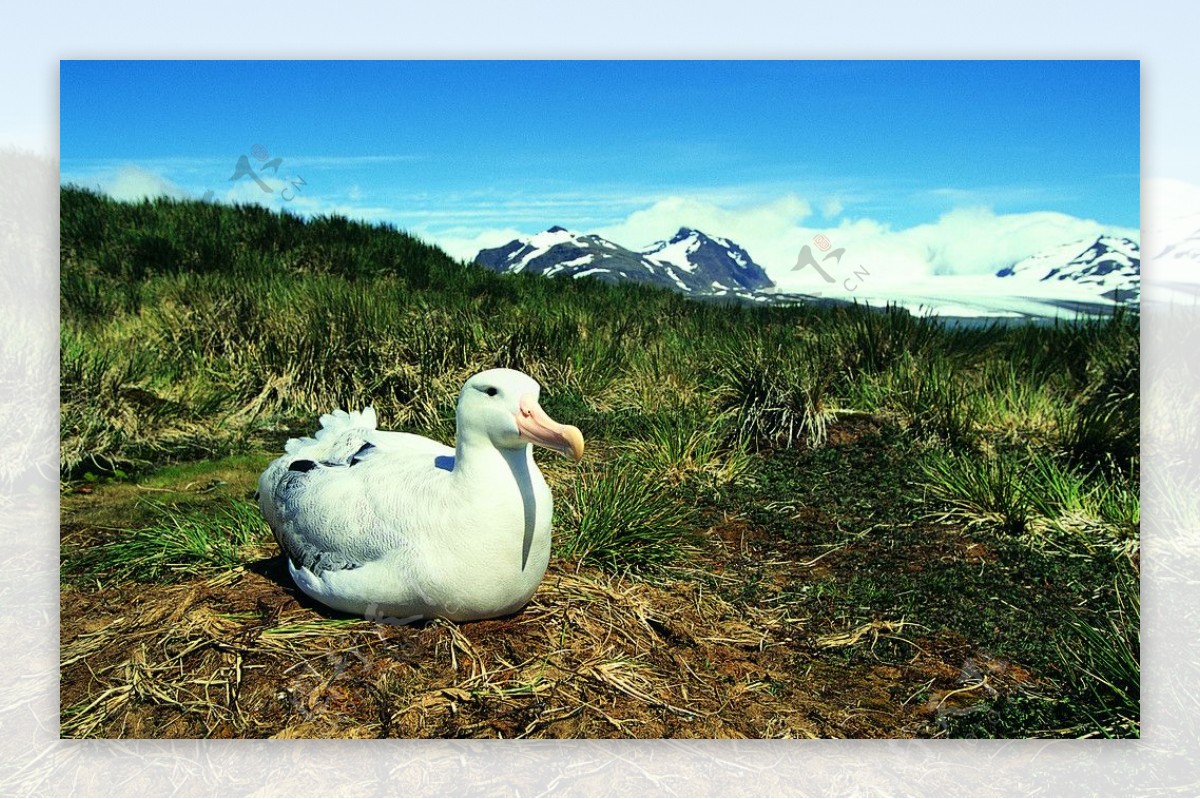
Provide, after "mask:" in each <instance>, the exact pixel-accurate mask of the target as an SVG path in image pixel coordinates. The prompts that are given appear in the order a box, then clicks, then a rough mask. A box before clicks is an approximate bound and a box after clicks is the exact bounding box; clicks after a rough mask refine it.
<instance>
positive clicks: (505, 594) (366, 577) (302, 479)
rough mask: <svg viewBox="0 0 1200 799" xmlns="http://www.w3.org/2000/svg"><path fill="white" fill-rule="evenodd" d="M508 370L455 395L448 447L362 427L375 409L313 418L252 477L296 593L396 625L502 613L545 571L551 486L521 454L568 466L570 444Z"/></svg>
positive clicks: (566, 430)
mask: <svg viewBox="0 0 1200 799" xmlns="http://www.w3.org/2000/svg"><path fill="white" fill-rule="evenodd" d="M540 391H541V387H540V386H539V385H538V384H537V382H536V381H535V380H534V379H533V378H531V377H529V376H528V375H526V374H523V373H521V372H517V371H514V370H512V369H491V370H489V371H486V372H480V373H479V374H477V375H475V376H474V377H472V378H471V379H470V380H468V381H467V382H466V384H465V385H464V386H463V388H462V392H461V393H460V394H459V396H458V411H457V436H456V438H457V441H456V446H455V448H454V449H451V448H450V447H447V446H445V445H443V444H439V443H438V442H436V441H431V440H430V439H428V438H423V437H421V436H417V435H413V434H411V433H395V432H385V431H382V430H376V429H375V424H376V420H375V411H374V410H373V409H372V408H371V407H369V406H368V407H367V408H365V409H363V411H362V412H358V411H354V412H351V413H346V412H345V411H341V410H338V411H335V412H334V413H332V414H326V415H324V416H322V417H321V429H320V430H319V431H318V432H317V434H316V437H315V438H300V439H292V440H290V441H288V442H287V446H286V451H287V454H286V455H284V456H283V457H281V458H279V459H278V460H276V461H274V462H273V463H272V464H271V465H270V466H269V467H267V469H266V471H264V472H263V473H262V475H261V476H260V477H259V479H258V500H259V507H260V508H261V509H262V513H263V516H265V517H266V519H267V523H268V524H270V526H271V530H272V531H273V532H274V533H275V540H276V541H278V542H279V547H280V549H282V550H283V553H284V555H286V557H287V561H288V572H289V573H290V574H291V575H292V579H294V580H295V581H296V585H297V586H299V588H300V590H301V591H303V592H304V593H305V594H308V595H309V596H310V597H312V598H313V599H316V600H317V601H319V602H321V603H323V604H325V605H328V606H329V607H331V608H335V609H337V610H341V611H344V612H346V613H355V614H361V615H364V616H367V617H368V618H375V619H384V620H388V621H396V622H398V623H407V622H410V621H416V620H418V619H429V618H445V619H450V620H453V621H466V620H470V619H486V618H492V617H495V616H504V615H507V614H509V613H513V612H515V611H517V610H519V609H520V608H521V607H523V606H524V605H525V603H526V602H528V601H529V598H530V597H531V596H533V592H534V591H535V590H536V589H537V586H538V583H539V582H541V579H542V576H543V575H544V574H545V572H546V565H547V563H548V562H549V560H550V520H551V515H552V513H553V509H554V503H553V499H552V497H551V496H550V488H549V487H548V486H547V485H546V481H545V479H543V477H542V473H541V472H540V471H539V470H538V467H537V464H535V463H534V461H533V452H532V447H531V446H530V445H531V444H540V445H541V446H544V447H549V448H550V449H553V450H556V451H558V452H561V453H563V454H565V455H569V456H571V457H573V458H574V459H575V460H576V461H578V460H579V459H580V458H581V457H582V456H583V435H582V434H581V433H580V432H579V429H578V428H575V427H571V426H569V425H561V424H559V423H558V422H555V421H554V420H553V419H551V418H550V417H549V416H547V415H546V412H545V411H543V410H542V408H541V406H540V405H539V404H538V395H539V393H540Z"/></svg>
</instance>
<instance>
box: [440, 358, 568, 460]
mask: <svg viewBox="0 0 1200 799" xmlns="http://www.w3.org/2000/svg"><path fill="white" fill-rule="evenodd" d="M540 394H541V386H539V385H538V382H537V381H536V380H534V379H533V378H532V377H530V376H529V375H527V374H525V373H524V372H518V371H516V370H515V369H489V370H487V371H486V372H480V373H479V374H477V375H474V376H473V377H471V379H469V380H468V381H467V382H466V383H465V384H464V385H463V388H462V392H461V393H460V394H459V395H458V414H457V416H458V436H459V439H460V440H467V441H481V440H483V439H484V438H485V437H486V439H487V440H488V441H490V442H491V444H492V445H493V446H495V447H496V448H497V449H520V448H522V447H524V446H525V445H527V444H538V445H540V446H543V447H547V448H548V449H552V450H554V451H556V452H561V453H562V454H563V455H566V456H568V457H570V458H572V459H574V460H575V461H578V460H579V459H580V458H582V457H583V434H582V433H580V432H579V428H578V427H573V426H571V425H564V424H559V423H558V422H556V421H554V420H553V419H551V418H550V417H549V415H547V413H546V412H545V411H544V410H542V406H541V405H539V404H538V397H539V396H540Z"/></svg>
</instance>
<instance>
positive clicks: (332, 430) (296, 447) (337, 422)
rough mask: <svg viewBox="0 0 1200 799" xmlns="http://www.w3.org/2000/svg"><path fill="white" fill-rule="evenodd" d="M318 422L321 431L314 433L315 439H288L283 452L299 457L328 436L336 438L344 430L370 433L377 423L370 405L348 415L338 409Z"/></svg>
mask: <svg viewBox="0 0 1200 799" xmlns="http://www.w3.org/2000/svg"><path fill="white" fill-rule="evenodd" d="M320 421H321V429H320V430H318V431H317V432H316V435H315V437H310V436H305V437H304V438H289V439H288V442H287V443H286V444H285V445H284V447H283V449H284V451H285V452H286V453H287V454H289V455H299V454H300V453H301V451H303V450H305V449H307V448H309V447H312V446H314V445H315V444H317V443H319V442H320V441H322V440H324V439H326V438H327V437H328V436H330V435H334V436H336V435H338V434H339V433H342V432H344V431H346V430H363V431H366V432H371V431H374V430H375V429H376V428H375V426H376V424H377V423H378V421H377V418H376V416H375V409H374V408H373V407H371V406H370V405H368V406H366V407H365V408H363V409H362V410H361V411H350V412H349V413H346V412H345V411H343V410H342V409H341V408H339V409H337V410H336V411H334V412H333V413H326V414H323V415H322V416H321V420H320Z"/></svg>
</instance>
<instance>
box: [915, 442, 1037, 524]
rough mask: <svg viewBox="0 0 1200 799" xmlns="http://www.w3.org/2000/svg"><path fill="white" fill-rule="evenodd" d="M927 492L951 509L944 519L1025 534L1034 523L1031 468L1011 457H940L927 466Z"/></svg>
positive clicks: (925, 465)
mask: <svg viewBox="0 0 1200 799" xmlns="http://www.w3.org/2000/svg"><path fill="white" fill-rule="evenodd" d="M922 468H923V470H924V473H925V478H926V481H925V484H924V485H925V489H926V490H927V491H928V492H929V496H930V498H931V499H933V500H934V502H936V503H940V504H942V505H945V506H946V507H947V510H946V511H945V512H944V514H943V515H942V516H941V518H942V519H953V520H956V521H959V522H961V523H963V524H965V525H966V526H967V527H978V526H992V527H996V528H998V529H999V530H1001V531H1003V532H1005V533H1012V534H1021V533H1024V532H1025V531H1026V529H1027V528H1028V525H1029V521H1030V515H1031V510H1032V509H1031V507H1030V502H1029V496H1028V482H1027V480H1026V474H1027V472H1028V468H1029V466H1028V464H1026V463H1024V462H1022V461H1021V460H1020V459H1019V458H1016V457H1014V456H1013V455H1011V454H1007V453H1006V454H1002V455H998V456H982V455H979V454H977V453H972V454H957V453H937V454H933V455H931V456H930V457H929V458H928V459H927V460H926V461H925V462H924V463H923V464H922Z"/></svg>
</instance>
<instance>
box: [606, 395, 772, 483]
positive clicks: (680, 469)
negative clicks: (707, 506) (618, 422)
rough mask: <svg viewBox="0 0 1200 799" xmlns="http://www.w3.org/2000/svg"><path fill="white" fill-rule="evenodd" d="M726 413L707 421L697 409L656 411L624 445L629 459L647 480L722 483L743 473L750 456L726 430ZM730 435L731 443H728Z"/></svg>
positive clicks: (730, 424)
mask: <svg viewBox="0 0 1200 799" xmlns="http://www.w3.org/2000/svg"><path fill="white" fill-rule="evenodd" d="M732 427H733V422H732V420H731V418H730V415H729V414H728V413H726V414H722V415H720V416H718V417H717V418H716V420H715V421H712V422H710V421H709V420H708V419H706V417H705V415H704V414H703V413H702V412H700V411H697V410H694V409H688V410H681V411H679V412H677V413H674V414H669V415H666V414H659V415H657V416H655V417H653V418H652V419H651V421H649V422H648V424H647V425H646V427H645V428H644V429H643V431H642V434H641V437H640V438H638V439H635V440H634V441H631V442H630V443H629V444H628V445H627V449H628V451H629V461H630V463H631V464H632V465H633V466H635V467H636V469H637V470H638V471H639V472H641V473H643V474H646V475H648V476H650V477H651V479H657V480H662V481H664V482H666V483H669V484H675V485H677V484H679V483H683V482H686V481H688V480H692V479H696V480H700V481H703V482H706V483H709V484H712V485H724V484H725V483H729V482H730V481H733V480H736V479H738V478H739V477H741V476H742V475H744V474H746V473H747V472H748V471H749V470H750V468H751V465H752V464H751V456H750V454H749V453H748V452H747V451H746V448H745V446H744V445H743V444H742V443H741V442H740V441H738V440H736V438H734V437H731V436H730V434H729V432H730V429H731V428H732ZM731 438H734V440H733V442H732V443H728V442H729V441H730V439H731Z"/></svg>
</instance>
